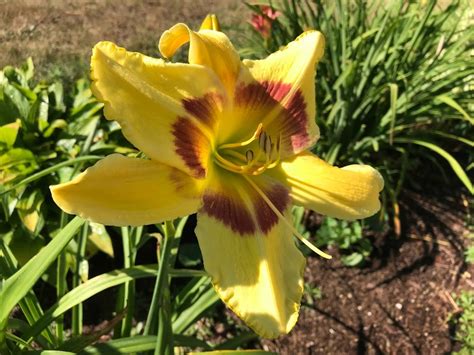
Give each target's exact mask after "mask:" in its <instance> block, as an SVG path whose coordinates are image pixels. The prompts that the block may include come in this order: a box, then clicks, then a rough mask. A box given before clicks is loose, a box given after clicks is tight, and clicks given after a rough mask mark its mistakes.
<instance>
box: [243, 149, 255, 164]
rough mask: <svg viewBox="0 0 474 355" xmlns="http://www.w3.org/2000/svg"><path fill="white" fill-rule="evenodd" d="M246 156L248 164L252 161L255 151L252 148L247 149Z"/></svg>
mask: <svg viewBox="0 0 474 355" xmlns="http://www.w3.org/2000/svg"><path fill="white" fill-rule="evenodd" d="M245 158H246V160H247V164H250V163H252V161H253V158H254V154H253V151H252V150H247V151H246V152H245Z"/></svg>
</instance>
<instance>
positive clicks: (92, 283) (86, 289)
mask: <svg viewBox="0 0 474 355" xmlns="http://www.w3.org/2000/svg"><path fill="white" fill-rule="evenodd" d="M156 270H157V265H156V264H154V265H141V266H135V267H132V268H127V269H122V270H114V271H111V272H108V273H106V274H102V275H99V276H96V277H94V278H92V279H90V280H88V281H86V282H85V283H83V284H81V285H79V286H78V287H76V288H74V289H72V290H71V291H69V292H68V293H67V294H65V295H64V296H63V297H61V298H60V299H59V300H58V301H57V302H56V303H55V304H54V305H53V306H52V307H51V308H49V309H48V310H47V311H46V312H45V313H44V315H43V316H42V317H41V318H40V319H38V321H37V322H36V323H35V324H33V325H32V326H31V328H30V330H29V332H28V333H27V334H25V335H24V337H28V338H29V337H33V336H36V335H37V334H39V332H41V331H42V330H43V329H44V328H45V327H47V326H48V325H49V324H51V322H52V321H53V320H54V319H56V318H57V317H59V316H60V315H62V314H63V313H64V312H66V311H67V310H69V309H71V308H72V307H74V306H77V305H78V304H79V303H81V302H84V301H85V300H87V299H89V298H90V297H92V296H94V295H96V294H97V293H99V292H102V291H104V290H106V289H108V288H110V287H114V286H117V285H121V284H123V283H125V282H129V281H132V280H137V279H140V278H145V277H154V276H156Z"/></svg>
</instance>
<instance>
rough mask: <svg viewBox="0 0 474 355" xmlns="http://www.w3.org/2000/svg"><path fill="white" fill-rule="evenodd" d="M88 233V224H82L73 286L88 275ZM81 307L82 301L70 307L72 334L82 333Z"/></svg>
mask: <svg viewBox="0 0 474 355" xmlns="http://www.w3.org/2000/svg"><path fill="white" fill-rule="evenodd" d="M88 235H89V224H88V223H85V224H84V225H83V226H82V233H81V235H80V236H79V238H78V248H77V254H76V272H75V273H74V275H73V288H75V287H77V286H79V285H80V284H81V283H82V282H84V281H85V279H87V277H88V265H87V260H86V258H85V255H86V246H87V237H88ZM82 311H83V309H82V303H79V304H78V305H77V306H76V307H74V308H73V309H72V334H73V336H79V335H81V334H82V327H83V312H82Z"/></svg>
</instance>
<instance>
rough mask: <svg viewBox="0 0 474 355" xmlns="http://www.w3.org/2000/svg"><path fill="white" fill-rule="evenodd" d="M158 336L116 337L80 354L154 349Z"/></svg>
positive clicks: (119, 352) (126, 352)
mask: <svg viewBox="0 0 474 355" xmlns="http://www.w3.org/2000/svg"><path fill="white" fill-rule="evenodd" d="M155 343H156V336H154V335H140V336H135V337H129V338H121V339H114V340H111V341H109V342H107V343H102V344H96V345H92V346H88V347H87V348H85V349H84V350H83V351H81V352H80V353H79V354H78V355H86V354H110V355H116V354H132V353H137V352H141V351H147V350H154V349H155Z"/></svg>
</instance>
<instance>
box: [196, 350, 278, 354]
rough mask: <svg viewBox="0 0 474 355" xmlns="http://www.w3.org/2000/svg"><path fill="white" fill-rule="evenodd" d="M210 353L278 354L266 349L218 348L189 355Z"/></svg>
mask: <svg viewBox="0 0 474 355" xmlns="http://www.w3.org/2000/svg"><path fill="white" fill-rule="evenodd" d="M199 354H210V355H248V354H251V355H278V354H277V353H274V352H271V351H264V350H216V351H204V352H198V353H196V352H190V353H189V355H199Z"/></svg>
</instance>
